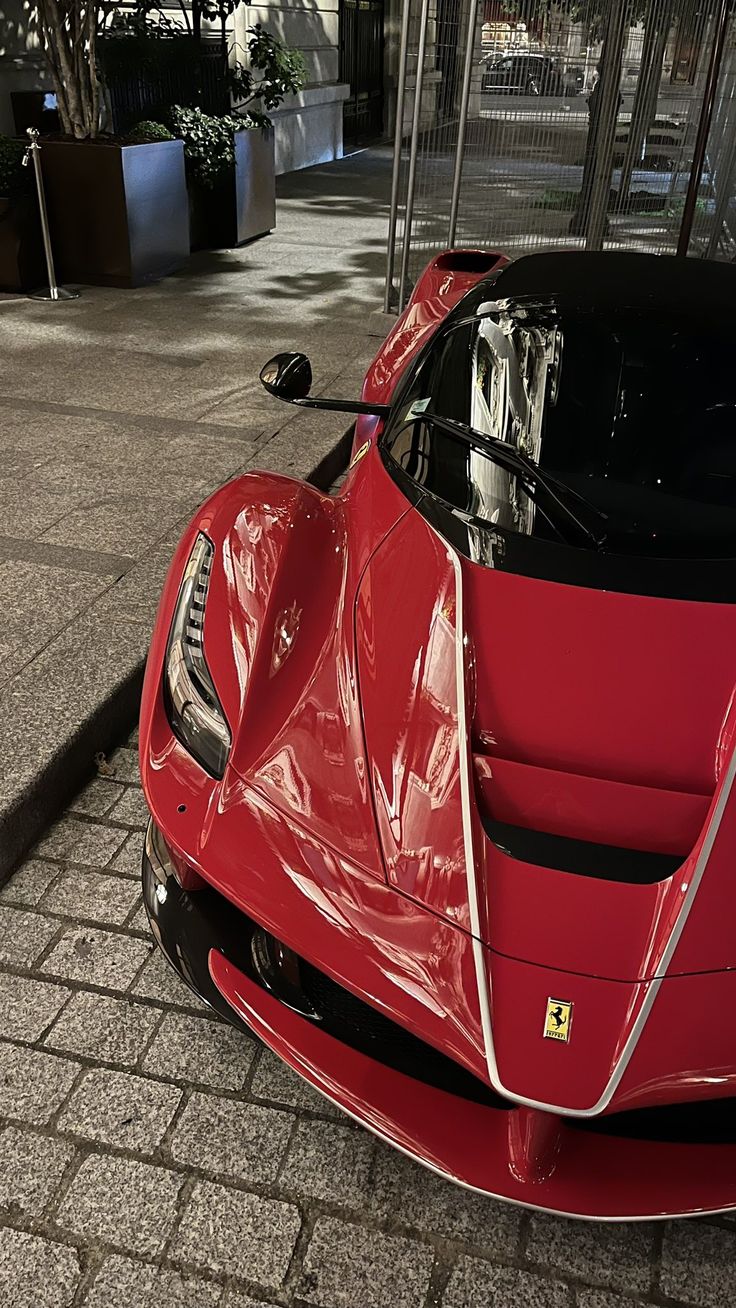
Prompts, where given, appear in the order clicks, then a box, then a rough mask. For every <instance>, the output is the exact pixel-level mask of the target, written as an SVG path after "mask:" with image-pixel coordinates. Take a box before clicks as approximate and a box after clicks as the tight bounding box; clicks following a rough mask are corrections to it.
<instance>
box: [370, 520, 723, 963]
mask: <svg viewBox="0 0 736 1308" xmlns="http://www.w3.org/2000/svg"><path fill="white" fill-rule="evenodd" d="M458 585H459V586H460V587H461V589H462V592H463V598H462V607H463V613H462V630H459V629H458V626H457V600H456V589H457V587H458ZM357 621H358V639H357V650H358V659H359V669H360V687H361V698H362V705H363V715H364V725H365V732H366V742H367V750H368V762H369V771H370V775H371V778H372V781H373V788H374V797H375V805H376V813H377V818H378V826H379V833H380V839H381V844H382V848H383V854H384V859H385V862H386V867H387V871H388V875H389V879H390V880H391V881H392V882H393V883H394V884H395V885H396V887H397V889H399V890H400V891H402V892H403V893H405V894H408V895H410V896H412V897H414V898H416V899H417V900H419V901H421V902H422V903H424V904H426V905H427V906H428V907H430V908H432V909H433V910H434V911H436V912H438V913H445V914H448V915H449V916H450V917H451V918H452V919H453V920H455V921H456V922H459V923H460V924H461V925H463V926H464V927H465V928H466V929H468V930H472V929H473V923H472V918H471V913H470V908H469V894H472V893H473V889H472V888H471V889H470V890H469V885H468V877H467V857H466V855H467V832H464V829H463V802H462V794H461V786H460V771H459V762H458V758H459V752H460V749H461V748H462V746H461V743H460V741H459V738H458V703H457V695H456V682H455V674H456V659H457V657H458V648H459V650H460V656H461V658H462V664H463V668H462V671H463V677H462V680H463V682H464V693H465V701H466V704H465V712H466V716H467V727H468V734H469V738H470V743H471V749H472V761H471V773H472V785H471V789H470V807H471V810H472V812H471V815H470V816H471V817H472V822H473V825H474V829H475V839H474V845H473V862H474V867H473V869H472V873H473V876H474V879H475V888H476V890H477V895H478V901H479V922H478V930H479V932H480V934H481V938H482V939H483V942H484V943H485V944H487V945H489V946H490V947H491V949H492V950H493V951H495V952H496V953H498V954H499V955H503V956H505V957H507V958H512V959H517V960H521V961H524V962H528V963H533V964H536V965H542V966H544V967H548V968H555V969H559V970H564V971H565V972H571V973H579V974H585V975H588V976H596V977H602V978H609V979H616V980H621V981H627V982H630V981H636V980H646V979H647V978H650V977H652V976H656V975H658V974H659V971H660V968H661V965H662V958H663V953H664V950H665V948H666V946H667V942H668V940H669V939H670V935H671V928H672V923H673V920H674V918H675V917H676V916H677V914H678V912H679V910H680V906H681V902H682V885H683V881H684V880H685V881H687V880H688V877H687V876H686V875H685V869H686V868H687V865H688V859H689V858H691V856H693V855H694V852H697V849H698V845H699V841H700V838H701V832H702V831H703V828H704V823H705V821H706V818H707V816H708V812H709V809H710V808H711V806H712V805H713V803H714V795H715V792H716V784H717V774H718V770H719V767H720V762H721V760H722V758H723V755H724V751H725V750H727V748H728V736H727V730H726V723H727V719H728V711H729V704H730V700H731V695H732V690H733V678H734V663H733V656H732V654H731V651H732V650H733V649H734V648H736V612H735V611H734V609H733V608H732V607H731V606H728V605H719V604H708V603H696V602H685V601H673V600H669V599H668V600H664V599H656V598H651V597H643V596H635V595H628V594H618V593H612V592H605V591H599V590H592V589H587V588H582V587H575V586H568V585H560V584H557V583H554V582H549V581H539V580H536V579H531V578H527V577H520V576H516V575H512V574H509V573H504V572H500V571H497V570H495V569H493V568H489V567H484V566H480V565H476V564H473V563H471V562H469V561H467V560H466V559H462V561H460V560H459V559H458V558H455V559H454V560H453V557H452V552H451V551H448V547H447V545H446V544H445V543H444V542H443V541H442V540H441V539H440V538H439V537H438V536H437V535H436V533H434V531H433V530H432V528H431V527H429V526H428V524H427V523H426V522H424V520H423V519H422V518H421V517H420V516H419V514H418V513H416V512H412V513H410V514H409V515H407V517H406V518H405V519H403V520H402V521H401V522H400V523H399V524H398V525H397V526H396V527H395V528H394V530H393V531H392V532H391V533H390V535H389V536H388V537H387V538H386V540H385V541H384V542H383V544H382V545H381V547H380V548H379V550H378V551H377V553H376V554H375V555H374V557H373V559H372V560H371V563H370V566H369V567H368V569H367V571H366V573H365V575H364V578H363V582H362V585H361V589H360V593H359V597H358V610H357ZM458 642H459V644H458ZM466 820H467V815H466ZM550 837H551V839H550ZM701 894H702V892H701ZM693 949H694V954H695V956H693ZM693 949H691V951H690V956H689V957H688V961H687V966H688V968H690V969H691V970H708V969H712V968H713V967H714V966H718V965H720V964H722V965H724V966H731V965H732V964H736V945H735V946H734V947H733V949H731V946H730V944H729V943H727V942H725V941H724V944H723V949H722V950H721V955H722V956H721V957H720V958H718V959H717V961H715V956H714V953H713V948H712V940H709V938H708V933H707V932H706V933H704V934H703V939H702V941H701V942H699V943H697V944H695V945H693ZM683 970H684V969H683Z"/></svg>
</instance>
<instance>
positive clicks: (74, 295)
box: [23, 127, 79, 300]
mask: <svg viewBox="0 0 736 1308" xmlns="http://www.w3.org/2000/svg"><path fill="white" fill-rule="evenodd" d="M27 135H28V145H27V146H26V152H25V154H24V156H23V166H24V167H25V168H27V167H28V165H29V163H30V162H31V160H33V172H34V175H35V178H36V192H37V194H38V212H39V214H40V217H41V235H42V236H43V252H44V255H45V258H46V275H47V276H48V279H49V284H48V287H44V288H43V290H40V291H31V294H30V296H29V299H31V300H77V299H78V298H79V291H68V290H67V289H66V287H64V286H57V284H56V273H55V271H54V256H53V252H52V249H51V233H50V232H49V216H48V212H47V210H46V194H45V192H44V189H43V174H42V172H41V147H40V145H39V144H38V135H39V133H38V128H37V127H29V128H28V129H27Z"/></svg>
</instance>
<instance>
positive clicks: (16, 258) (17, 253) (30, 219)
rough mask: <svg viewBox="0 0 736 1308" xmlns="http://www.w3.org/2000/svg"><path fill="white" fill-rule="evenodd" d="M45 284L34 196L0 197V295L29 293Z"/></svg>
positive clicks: (36, 204) (45, 277) (41, 244)
mask: <svg viewBox="0 0 736 1308" xmlns="http://www.w3.org/2000/svg"><path fill="white" fill-rule="evenodd" d="M47 280H48V279H47V276H46V263H45V261H44V257H43V242H42V238H41V221H40V219H39V216H38V203H37V201H36V197H35V195H20V196H17V197H14V198H13V199H7V198H4V197H3V196H0V291H32V290H34V289H35V288H36V287H38V286H43V284H44V283H45V282H46V281H47Z"/></svg>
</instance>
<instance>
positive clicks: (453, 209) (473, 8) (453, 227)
mask: <svg viewBox="0 0 736 1308" xmlns="http://www.w3.org/2000/svg"><path fill="white" fill-rule="evenodd" d="M477 17H478V0H470V9H469V12H468V35H467V39H466V45H465V66H464V68H463V87H462V92H461V95H460V121H459V122H458V125H457V145H456V147H455V167H454V169H453V173H452V196H451V199H450V223H449V227H448V229H447V244H448V245H454V244H455V233H456V231H457V215H458V209H459V207H460V184H461V182H462V177H463V163H464V161H465V134H466V131H467V126H468V104H469V103H470V83H471V81H472V77H473V63H474V61H473V51H474V49H475V24H476V19H477Z"/></svg>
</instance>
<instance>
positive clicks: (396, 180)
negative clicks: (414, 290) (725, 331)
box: [385, 0, 736, 308]
mask: <svg viewBox="0 0 736 1308" xmlns="http://www.w3.org/2000/svg"><path fill="white" fill-rule="evenodd" d="M600 8H601V11H602V17H601V18H600V19H598V20H596V22H595V24H593V25H592V26H588V27H585V26H584V25H583V24H582V23H580V22H573V21H572V19H571V17H570V12H574V10H572V7H568V9H567V10H566V7H565V6H564V5H560V6H557V7H556V8H555V7H550V6H549V5H548V4H547V3H546V0H517V3H516V4H515V5H511V4H505V5H504V6H501V5H494V4H493V3H488V0H486V4H485V8H483V7H479V5H478V2H477V0H404V10H403V21H402V50H401V60H400V75H399V80H398V88H397V89H398V107H397V122H396V137H395V143H394V146H395V148H394V176H393V187H392V208H391V222H390V232H389V248H388V260H387V276H386V295H385V303H386V307H387V308H389V307H398V308H401V307H402V306H403V304H404V303H405V301H406V298H407V296H408V294H409V292H410V290H411V287H412V285H413V283H414V282H415V281H416V278H417V275H418V273H419V271H420V270H421V268H422V267H423V266H424V264H425V263H426V262H427V260H428V259H429V258H430V257H431V256H432V255H433V254H435V253H436V252H437V251H438V250H440V249H443V248H445V247H446V246H448V245H463V246H483V247H500V248H502V249H503V250H505V251H506V252H507V253H511V254H522V253H528V252H531V251H534V250H542V249H553V248H556V249H559V248H581V249H639V250H648V251H652V252H655V253H670V254H673V253H679V254H685V253H689V254H691V255H698V256H701V257H705V256H707V257H711V258H712V257H717V258H728V259H731V258H734V257H736V242H735V240H734V237H735V236H736V98H735V97H736V19H734V15H733V9H734V0H641V2H640V0H637V3H636V4H633V3H632V0H616V3H614V2H613V0H610V3H608V4H607V5H602V6H601V7H600ZM496 10H498V15H496V20H494V21H489V20H488V14H489V12H490V13H491V14H492V15H495V11H496ZM566 13H567V16H566ZM502 20H503V21H502Z"/></svg>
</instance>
